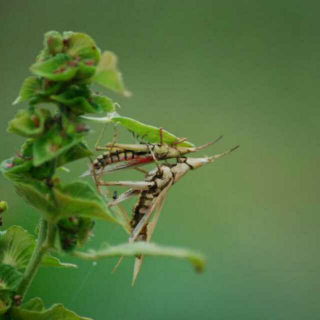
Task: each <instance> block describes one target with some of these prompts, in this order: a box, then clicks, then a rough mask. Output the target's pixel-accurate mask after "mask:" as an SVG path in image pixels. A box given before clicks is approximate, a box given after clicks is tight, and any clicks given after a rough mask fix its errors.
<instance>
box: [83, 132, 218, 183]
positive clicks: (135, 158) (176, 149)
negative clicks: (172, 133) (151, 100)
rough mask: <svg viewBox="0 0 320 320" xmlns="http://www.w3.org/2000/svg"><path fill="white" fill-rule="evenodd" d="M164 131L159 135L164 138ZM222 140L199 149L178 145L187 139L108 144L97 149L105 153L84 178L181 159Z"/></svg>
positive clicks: (96, 160)
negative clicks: (157, 142) (156, 161)
mask: <svg viewBox="0 0 320 320" xmlns="http://www.w3.org/2000/svg"><path fill="white" fill-rule="evenodd" d="M161 132H162V129H161V128H160V130H159V134H160V137H161V136H162V133H161ZM221 138H222V136H220V137H219V138H218V139H216V140H215V141H212V142H210V143H207V144H204V145H202V146H199V147H180V146H178V144H179V143H180V142H182V141H183V140H185V139H180V140H179V141H178V142H177V143H175V144H173V145H168V144H166V143H164V142H163V141H162V139H160V143H159V144H118V143H108V144H107V145H106V146H105V147H96V150H98V151H102V150H107V151H105V152H104V153H103V154H102V155H100V156H98V157H97V158H96V159H95V160H94V161H93V163H92V167H91V169H89V170H88V171H86V172H85V173H84V174H83V175H82V177H84V176H88V175H93V174H94V173H95V174H96V175H98V176H102V175H103V174H105V173H111V172H114V171H118V170H122V169H129V168H137V167H139V166H142V165H146V164H149V163H152V162H154V161H155V160H158V161H159V160H167V159H172V158H180V157H183V156H184V155H186V154H188V153H193V152H197V151H199V150H202V149H204V148H206V147H208V146H210V145H212V144H214V143H215V142H217V141H219V140H220V139H221Z"/></svg>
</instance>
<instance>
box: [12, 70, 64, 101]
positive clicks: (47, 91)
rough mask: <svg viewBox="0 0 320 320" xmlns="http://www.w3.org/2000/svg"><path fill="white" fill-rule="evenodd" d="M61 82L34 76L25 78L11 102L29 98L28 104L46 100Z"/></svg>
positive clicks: (57, 88)
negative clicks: (16, 95)
mask: <svg viewBox="0 0 320 320" xmlns="http://www.w3.org/2000/svg"><path fill="white" fill-rule="evenodd" d="M61 85H62V83H59V82H50V81H46V80H43V79H41V78H39V77H36V76H31V77H28V78H26V79H25V80H24V81H23V83H22V87H21V89H20V92H19V96H18V98H17V99H16V100H15V101H14V102H13V104H18V103H20V102H23V101H27V100H29V102H30V104H35V103H39V102H43V101H47V100H48V97H49V96H50V95H52V94H55V93H56V92H58V90H59V89H60V87H61Z"/></svg>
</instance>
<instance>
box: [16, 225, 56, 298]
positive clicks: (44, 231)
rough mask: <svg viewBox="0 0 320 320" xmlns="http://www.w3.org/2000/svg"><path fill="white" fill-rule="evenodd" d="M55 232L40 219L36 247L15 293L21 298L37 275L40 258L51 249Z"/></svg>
mask: <svg viewBox="0 0 320 320" xmlns="http://www.w3.org/2000/svg"><path fill="white" fill-rule="evenodd" d="M55 232H56V226H55V225H54V224H52V223H50V222H47V221H46V220H44V219H41V221H40V230H39V235H38V239H37V244H36V247H35V249H34V251H33V254H32V257H31V259H30V261H29V264H28V266H27V268H26V270H25V272H24V275H23V279H22V280H21V282H20V284H19V287H18V289H17V293H18V294H19V295H21V296H22V297H23V296H24V295H25V294H26V292H27V291H28V289H29V287H30V285H31V283H32V281H33V279H34V277H35V275H36V274H37V272H38V269H39V267H40V263H41V261H42V258H43V257H44V255H45V254H46V253H47V252H48V251H49V250H50V249H51V248H52V247H53V243H54V238H55Z"/></svg>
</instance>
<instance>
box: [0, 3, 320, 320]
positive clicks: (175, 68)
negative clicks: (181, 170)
mask: <svg viewBox="0 0 320 320" xmlns="http://www.w3.org/2000/svg"><path fill="white" fill-rule="evenodd" d="M319 10H320V3H319V1H301V0H299V1H296V0H291V1H287V0H283V1H281V0H280V1H279V0H277V1H274V0H268V1H257V0H251V1H250V0H248V1H237V0H233V1H232V0H229V1H214V0H211V1H210V0H208V1H197V2H196V1H190V0H189V1H177V0H176V1H168V0H165V1H156V0H136V1H129V0H126V1H115V0H114V1H107V0H104V1H84V0H82V1H76V0H74V1H71V0H64V1H62V0H55V1H43V0H42V1H40V0H32V1H31V0H24V1H18V0H11V1H3V0H2V1H1V2H0V33H1V38H0V39H1V40H0V41H1V51H0V71H1V72H0V88H1V105H2V113H1V118H0V127H1V135H0V139H1V140H0V141H1V158H2V159H5V158H8V157H10V156H11V155H12V154H13V153H15V152H17V151H18V150H19V148H20V145H21V144H22V141H23V139H21V138H19V137H15V136H12V135H9V134H8V133H6V131H5V130H6V126H7V123H8V121H9V119H11V118H12V117H13V115H14V114H15V112H16V109H17V108H16V107H13V106H11V103H12V101H13V100H14V99H15V98H16V97H17V94H18V90H19V88H20V85H21V82H22V81H23V79H24V78H25V77H26V76H28V75H29V71H28V67H29V66H30V65H31V64H32V63H33V61H34V59H35V56H36V54H37V53H38V51H39V50H40V48H41V47H42V39H43V34H44V33H45V32H46V31H48V30H57V31H69V30H72V31H82V32H86V33H88V34H89V35H90V36H92V37H93V38H94V39H95V40H96V42H97V44H98V46H99V47H100V48H101V49H104V50H106V49H107V50H112V51H114V52H116V53H117V55H118V56H119V60H120V69H121V70H122V72H123V75H124V79H125V82H126V85H127V87H128V88H129V89H130V90H131V91H132V92H133V94H134V95H133V97H132V98H130V99H126V98H122V97H118V96H116V95H113V94H110V96H111V97H112V98H113V99H114V100H115V101H117V102H119V103H120V105H121V108H122V109H121V113H122V114H124V115H126V116H131V117H134V118H136V119H138V120H140V121H143V122H146V123H150V124H153V125H156V126H163V127H164V128H166V129H167V130H169V131H172V132H173V133H175V134H176V135H178V136H182V137H185V136H186V137H188V138H189V140H191V141H192V142H194V143H195V144H202V143H206V142H208V141H210V140H213V139H214V138H216V137H217V136H219V135H220V134H223V135H224V139H223V140H222V141H221V142H219V144H217V145H215V146H213V147H211V148H210V149H207V150H206V151H204V152H202V154H208V155H211V154H213V153H217V152H221V151H224V150H226V149H228V148H230V147H232V146H234V145H236V144H240V145H241V147H240V149H239V150H237V151H236V152H234V153H233V154H232V155H230V156H228V157H226V158H224V159H222V160H219V161H218V162H217V163H215V164H213V165H211V166H207V167H205V168H202V169H200V170H199V171H197V172H192V173H190V174H189V175H187V176H186V177H185V178H184V179H183V180H182V181H181V182H179V184H177V185H175V186H174V187H173V188H172V190H171V191H170V193H169V195H168V197H167V199H166V203H165V205H164V208H163V212H162V216H161V219H160V221H159V224H158V227H157V229H156V232H155V236H154V241H155V242H158V243H161V244H166V245H176V246H182V247H191V248H193V249H198V250H201V251H203V252H204V253H205V254H206V255H207V257H208V265H207V268H206V270H205V273H204V274H202V275H198V274H196V273H194V272H193V270H192V269H191V267H190V266H189V265H188V264H187V263H186V262H183V261H178V260H174V259H159V258H148V259H146V260H145V263H144V265H143V267H142V270H141V271H142V272H141V274H140V275H139V278H138V281H137V284H136V286H135V287H133V288H132V287H131V285H130V283H131V276H132V265H133V260H131V259H127V260H125V262H124V263H123V265H122V266H121V267H120V269H119V270H118V271H117V273H115V274H114V275H111V270H112V268H113V266H114V264H115V263H116V261H117V260H116V259H110V260H105V261H100V262H98V264H97V265H96V266H93V265H92V264H91V263H88V262H82V261H80V262H79V269H77V270H46V269H42V270H41V271H40V272H39V274H38V276H37V278H36V280H35V281H34V283H33V285H32V289H31V290H30V292H29V294H28V297H33V296H42V297H43V299H44V301H45V303H46V305H47V306H49V305H50V304H52V303H55V302H62V303H63V304H65V306H66V307H68V308H71V309H72V310H74V311H76V312H77V313H79V314H81V315H83V316H88V317H92V318H94V319H97V320H100V319H101V320H102V319H129V318H130V319H132V320H134V319H140V320H141V319H175V320H180V319H181V320H182V319H183V320H188V319H237V320H240V319H246V320H249V319H272V320H274V319H291V320H293V319H320V303H319V294H320V277H319V271H320V257H319V249H318V245H319V223H320V218H319V202H320V201H319V178H320V175H319V160H320V151H319V138H320V134H319V124H318V122H319V116H320V111H319V100H320V90H319V79H320V76H319V71H320V62H319V53H320V41H319V28H320V21H319ZM21 107H25V106H21ZM94 129H95V134H94V135H92V136H90V138H89V139H88V142H89V143H90V145H91V146H93V145H94V143H95V141H96V139H97V136H98V133H99V132H100V130H101V127H99V126H94ZM108 134H109V136H106V140H107V139H109V138H110V137H111V131H109V133H108ZM127 138H128V136H127V135H125V134H123V135H121V138H120V140H121V142H127V141H128V139H127ZM86 167H87V161H80V162H79V164H78V166H77V167H74V166H73V167H72V170H73V171H72V173H71V174H69V176H68V175H67V174H65V175H64V176H63V178H64V179H65V180H70V179H71V178H75V177H77V176H79V174H80V173H81V172H83V171H84V170H86ZM120 176H121V177H122V178H123V177H126V178H128V179H129V178H130V179H131V178H133V179H138V178H139V177H140V176H139V175H137V174H135V173H128V172H127V173H125V174H122V175H120V174H119V175H118V176H114V178H117V177H120ZM0 181H1V182H0V194H1V200H7V201H8V202H9V205H10V210H9V212H8V213H7V214H6V215H5V216H4V228H6V227H8V226H9V225H11V224H20V225H22V226H24V227H25V228H27V229H28V230H30V231H32V232H33V230H34V226H35V225H36V223H37V220H38V218H39V215H38V213H37V212H35V211H34V210H33V209H31V208H29V207H28V206H27V205H26V204H25V203H24V202H23V201H22V200H21V199H20V198H18V197H17V196H16V195H15V192H14V189H13V187H12V185H11V184H10V183H9V182H8V181H6V180H5V179H4V178H3V177H2V176H1V177H0ZM127 209H128V210H129V211H130V203H129V205H128V206H127ZM95 230H96V236H95V238H94V239H93V241H92V242H91V243H90V244H89V246H91V247H98V246H99V244H100V243H101V242H102V241H108V242H110V243H112V244H117V243H120V242H125V241H126V239H127V237H126V234H125V233H123V232H122V230H120V228H118V227H116V226H114V225H109V224H107V223H103V222H98V223H97V227H96V229H95ZM68 259H69V257H67V256H66V257H65V260H68ZM69 261H73V262H74V261H75V260H74V259H69Z"/></svg>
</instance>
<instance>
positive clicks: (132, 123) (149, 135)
mask: <svg viewBox="0 0 320 320" xmlns="http://www.w3.org/2000/svg"><path fill="white" fill-rule="evenodd" d="M81 118H82V119H85V120H90V121H95V122H100V123H110V122H113V123H118V124H120V125H121V126H123V127H124V128H126V129H127V130H129V131H131V132H134V133H135V134H136V135H137V136H139V137H140V138H142V139H143V140H144V141H147V142H151V143H159V142H160V129H159V128H157V127H154V126H150V125H148V124H144V123H142V122H139V121H137V120H134V119H131V118H127V117H122V116H120V115H119V114H117V113H116V112H114V113H112V114H110V115H108V116H107V117H103V118H95V117H88V116H81ZM162 140H163V142H165V143H167V144H169V145H173V144H174V145H177V146H181V147H194V144H192V143H191V142H189V141H183V142H181V143H179V138H178V137H176V136H175V135H173V134H172V133H170V132H168V131H167V130H164V129H163V130H162Z"/></svg>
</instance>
